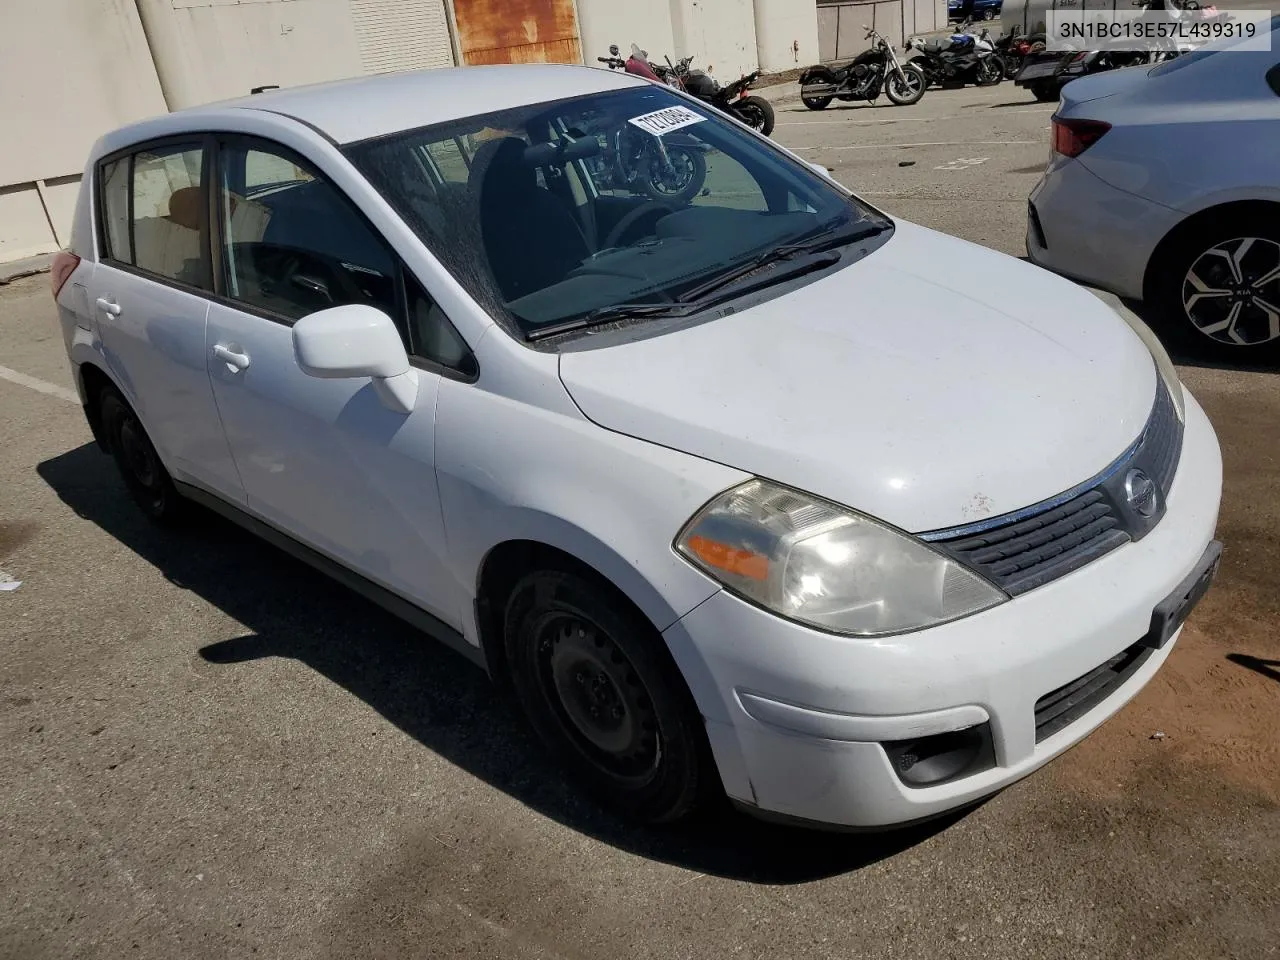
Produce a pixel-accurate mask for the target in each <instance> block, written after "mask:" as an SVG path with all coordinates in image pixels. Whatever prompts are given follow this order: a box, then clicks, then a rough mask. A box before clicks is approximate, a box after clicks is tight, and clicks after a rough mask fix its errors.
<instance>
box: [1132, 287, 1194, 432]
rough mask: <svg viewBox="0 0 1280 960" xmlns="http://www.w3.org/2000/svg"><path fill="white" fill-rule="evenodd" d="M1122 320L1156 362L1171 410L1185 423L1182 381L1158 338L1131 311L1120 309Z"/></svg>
mask: <svg viewBox="0 0 1280 960" xmlns="http://www.w3.org/2000/svg"><path fill="white" fill-rule="evenodd" d="M1116 313H1118V314H1120V316H1122V317H1123V318H1124V322H1125V323H1127V324H1129V326H1130V327H1131V328H1132V329H1133V332H1134V333H1136V334H1137V335H1138V337H1139V338H1140V339H1141V340H1142V342H1143V343H1145V344H1146V345H1147V349H1148V350H1150V351H1151V358H1152V359H1153V360H1155V362H1156V370H1158V371H1159V372H1160V379H1161V380H1163V381H1164V386H1165V389H1166V390H1168V391H1169V396H1170V397H1171V398H1172V399H1173V408H1174V409H1175V410H1176V411H1178V419H1179V420H1181V421H1182V422H1184V423H1185V422H1186V415H1185V413H1184V410H1185V408H1186V401H1185V400H1184V399H1183V397H1182V381H1181V380H1179V379H1178V371H1177V369H1176V368H1175V367H1174V365H1173V361H1172V360H1171V359H1169V351H1168V350H1166V349H1165V348H1164V344H1163V343H1161V342H1160V338H1159V337H1157V336H1156V335H1155V334H1154V333H1152V332H1151V328H1150V327H1148V326H1147V325H1146V324H1145V323H1143V322H1142V321H1141V320H1140V319H1139V318H1138V316H1137V314H1135V313H1134V312H1133V311H1132V310H1129V309H1127V308H1121V309H1119V310H1117V311H1116Z"/></svg>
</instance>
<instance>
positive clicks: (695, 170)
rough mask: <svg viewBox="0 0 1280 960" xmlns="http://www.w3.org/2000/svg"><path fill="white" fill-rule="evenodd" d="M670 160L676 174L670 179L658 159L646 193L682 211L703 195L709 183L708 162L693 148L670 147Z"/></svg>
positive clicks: (668, 155) (646, 187) (646, 183)
mask: <svg viewBox="0 0 1280 960" xmlns="http://www.w3.org/2000/svg"><path fill="white" fill-rule="evenodd" d="M667 157H668V158H670V160H671V166H672V168H673V170H674V171H675V172H674V174H673V176H672V177H670V178H666V177H664V176H663V175H662V172H661V171H660V170H659V168H658V164H659V162H660V161H659V160H658V158H657V156H656V155H655V156H654V157H653V160H652V165H651V166H650V168H649V171H650V172H649V176H647V177H645V178H644V189H645V192H646V193H648V194H649V196H651V197H653V199H655V200H658V201H660V202H662V203H665V204H669V205H670V206H673V207H682V206H684V205H685V204H687V203H689V202H690V201H691V200H693V198H694V197H696V196H697V195H698V194H699V193H701V192H702V186H703V184H704V183H706V182H707V158H706V157H704V156H703V155H702V152H701V151H699V150H694V149H692V148H690V147H667Z"/></svg>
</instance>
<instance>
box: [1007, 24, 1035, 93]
mask: <svg viewBox="0 0 1280 960" xmlns="http://www.w3.org/2000/svg"><path fill="white" fill-rule="evenodd" d="M1043 49H1044V34H1043V33H1033V34H1031V35H1029V36H1028V35H1027V34H1024V33H1023V32H1022V28H1021V27H1017V26H1015V27H1014V28H1013V29H1012V30H1011V31H1009V32H1008V33H1006V34H1005V35H1004V36H1002V37H1001V38H1000V39H999V40H997V41H996V53H997V54H998V55H999V56H1000V59H1001V60H1002V61H1003V62H1004V78H1005V79H1006V80H1012V79H1013V78H1014V77H1016V76H1017V75H1018V71H1019V70H1021V69H1022V61H1023V60H1025V59H1026V58H1027V56H1028V55H1030V54H1032V53H1039V52H1040V51H1041V50H1043Z"/></svg>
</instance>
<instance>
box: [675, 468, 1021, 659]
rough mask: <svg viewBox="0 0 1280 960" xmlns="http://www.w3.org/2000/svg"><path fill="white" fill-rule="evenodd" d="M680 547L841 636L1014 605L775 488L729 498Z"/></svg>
mask: <svg viewBox="0 0 1280 960" xmlns="http://www.w3.org/2000/svg"><path fill="white" fill-rule="evenodd" d="M675 547H676V550H677V551H679V553H680V554H681V555H682V556H684V557H685V558H687V559H688V560H689V561H690V562H691V563H693V564H694V565H695V566H697V567H698V568H699V569H701V570H702V571H704V572H705V573H707V574H708V575H709V576H711V577H713V578H715V579H716V580H718V581H720V582H721V583H722V584H724V585H725V586H726V587H727V588H728V589H729V590H731V591H733V592H734V593H736V594H738V595H740V596H742V597H744V598H745V599H747V600H750V601H752V602H753V603H757V604H759V605H760V606H762V607H764V608H766V609H768V610H771V611H772V612H774V613H776V614H778V615H779V616H782V617H786V618H788V619H790V620H795V621H797V622H799V623H803V624H807V625H809V626H813V627H817V628H818V629H821V630H827V631H830V632H832V633H841V634H850V635H855V636H862V637H872V636H880V635H883V634H890V633H904V632H907V631H910V630H919V629H921V628H923V627H931V626H934V625H936V624H939V623H945V622H946V621H948V620H955V619H957V618H958V617H965V616H968V615H969V614H972V613H977V612H978V611H980V610H985V609H987V608H988V607H992V606H995V605H996V604H998V603H1002V602H1003V601H1005V600H1007V599H1008V597H1007V596H1006V595H1005V594H1004V593H1002V592H1001V591H1000V590H998V589H996V588H995V587H994V586H992V585H991V584H990V583H988V582H987V581H986V580H984V579H983V578H982V577H980V576H978V575H977V574H976V573H974V572H973V571H972V570H969V569H967V568H966V567H963V566H961V565H960V564H958V563H956V562H955V561H954V560H951V559H950V558H948V557H945V556H943V555H942V554H940V553H938V552H937V551H936V550H934V549H932V548H931V547H929V546H928V545H927V544H925V543H923V542H922V541H920V540H917V539H915V538H914V537H912V536H909V535H908V534H905V533H902V532H901V531H898V530H895V529H893V528H892V527H889V526H886V525H885V524H883V523H880V522H878V521H876V520H872V519H871V518H870V517H865V516H863V515H862V514H860V513H857V512H855V511H853V510H849V509H847V508H845V507H841V506H838V505H836V504H834V503H829V502H827V501H825V500H821V499H818V498H817V497H812V496H810V495H808V494H805V493H801V492H799V491H797V490H791V489H789V488H787V487H783V486H781V485H779V484H775V483H772V482H770V481H767V480H750V481H748V482H747V483H744V484H742V485H741V486H738V487H734V488H733V489H732V490H728V491H726V492H724V493H722V494H720V495H719V496H718V497H716V498H715V499H714V500H712V501H711V502H710V503H709V504H707V505H706V506H705V507H703V508H702V510H700V511H699V512H698V514H697V515H696V516H695V517H694V518H693V519H692V520H690V521H689V523H688V524H686V526H685V528H684V530H683V531H681V533H680V536H679V537H678V538H677V540H676V543H675Z"/></svg>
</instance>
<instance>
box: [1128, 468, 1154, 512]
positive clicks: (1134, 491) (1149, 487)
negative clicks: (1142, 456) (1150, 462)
mask: <svg viewBox="0 0 1280 960" xmlns="http://www.w3.org/2000/svg"><path fill="white" fill-rule="evenodd" d="M1124 495H1125V499H1126V500H1128V501H1129V506H1130V507H1132V508H1133V510H1134V511H1135V512H1136V513H1137V514H1138V516H1140V517H1151V516H1154V515H1155V512H1156V508H1157V507H1158V506H1159V491H1158V490H1157V489H1156V484H1155V481H1154V480H1152V479H1151V478H1150V477H1149V476H1147V475H1146V474H1145V473H1143V472H1142V471H1141V470H1130V471H1129V472H1128V474H1126V475H1125V478H1124Z"/></svg>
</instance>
